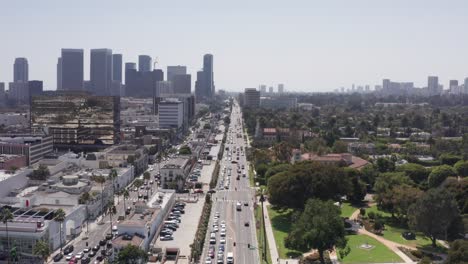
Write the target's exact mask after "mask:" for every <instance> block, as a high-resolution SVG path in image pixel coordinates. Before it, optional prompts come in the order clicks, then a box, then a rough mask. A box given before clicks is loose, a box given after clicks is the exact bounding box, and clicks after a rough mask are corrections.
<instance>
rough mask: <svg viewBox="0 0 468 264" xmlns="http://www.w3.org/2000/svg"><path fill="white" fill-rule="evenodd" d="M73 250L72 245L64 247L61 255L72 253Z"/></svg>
mask: <svg viewBox="0 0 468 264" xmlns="http://www.w3.org/2000/svg"><path fill="white" fill-rule="evenodd" d="M73 250H75V248H74V247H73V245H69V246H66V247H65V248H64V249H63V254H65V255H68V254H70V253H72V252H73Z"/></svg>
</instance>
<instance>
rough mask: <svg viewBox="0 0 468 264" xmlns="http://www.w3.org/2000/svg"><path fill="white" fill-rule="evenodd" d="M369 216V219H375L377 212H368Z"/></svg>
mask: <svg viewBox="0 0 468 264" xmlns="http://www.w3.org/2000/svg"><path fill="white" fill-rule="evenodd" d="M367 216H368V217H369V219H371V220H374V219H375V213H374V212H369V213H367Z"/></svg>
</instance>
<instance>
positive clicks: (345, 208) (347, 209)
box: [341, 203, 359, 217]
mask: <svg viewBox="0 0 468 264" xmlns="http://www.w3.org/2000/svg"><path fill="white" fill-rule="evenodd" d="M358 209H359V207H357V206H354V205H352V204H350V203H343V204H342V205H341V217H350V216H351V215H352V214H353V213H354V211H356V210H358Z"/></svg>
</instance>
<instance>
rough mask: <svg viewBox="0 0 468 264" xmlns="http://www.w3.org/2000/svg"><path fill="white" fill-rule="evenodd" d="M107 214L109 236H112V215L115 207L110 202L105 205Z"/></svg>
mask: <svg viewBox="0 0 468 264" xmlns="http://www.w3.org/2000/svg"><path fill="white" fill-rule="evenodd" d="M107 213H108V214H109V219H110V227H111V234H112V215H113V214H114V213H115V206H114V203H113V202H112V201H109V203H108V205H107Z"/></svg>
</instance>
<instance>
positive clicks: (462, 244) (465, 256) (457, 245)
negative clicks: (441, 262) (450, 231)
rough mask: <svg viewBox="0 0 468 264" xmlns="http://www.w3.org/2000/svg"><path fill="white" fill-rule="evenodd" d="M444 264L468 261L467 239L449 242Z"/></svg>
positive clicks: (457, 263)
mask: <svg viewBox="0 0 468 264" xmlns="http://www.w3.org/2000/svg"><path fill="white" fill-rule="evenodd" d="M447 257H448V258H447V260H446V262H445V263H446V264H460V263H468V241H466V240H462V239H458V240H455V241H453V242H452V243H451V244H450V248H449V250H448V256H447Z"/></svg>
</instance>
